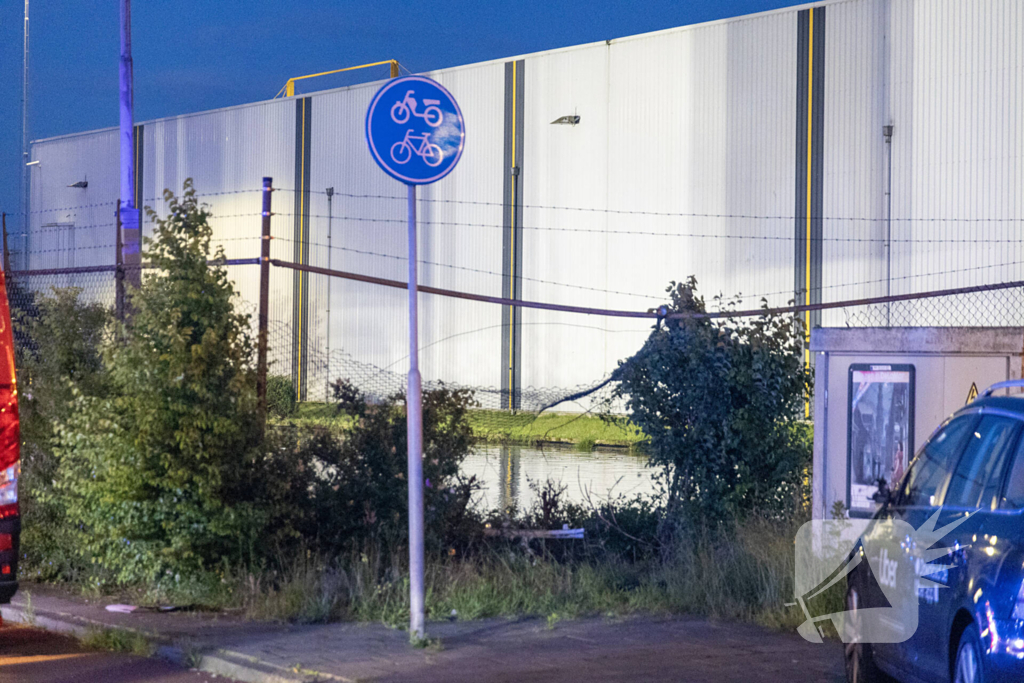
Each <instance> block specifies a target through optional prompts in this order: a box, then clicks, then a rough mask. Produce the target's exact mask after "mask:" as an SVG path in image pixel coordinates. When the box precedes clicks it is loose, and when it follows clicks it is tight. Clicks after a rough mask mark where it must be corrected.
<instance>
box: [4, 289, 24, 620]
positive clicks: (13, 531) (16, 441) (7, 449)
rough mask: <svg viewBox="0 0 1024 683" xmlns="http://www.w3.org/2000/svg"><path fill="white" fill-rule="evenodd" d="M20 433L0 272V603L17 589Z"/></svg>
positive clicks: (8, 314)
mask: <svg viewBox="0 0 1024 683" xmlns="http://www.w3.org/2000/svg"><path fill="white" fill-rule="evenodd" d="M20 473H21V435H20V432H19V428H18V380H17V377H16V376H15V373H14V335H13V333H12V330H11V308H10V305H9V303H8V301H7V277H6V273H4V272H2V271H0V604H6V603H8V602H10V601H11V598H12V597H13V596H14V594H15V592H17V590H18V581H17V578H18V545H19V544H18V541H19V536H20V535H21V515H20V513H19V509H18V475H19V474H20Z"/></svg>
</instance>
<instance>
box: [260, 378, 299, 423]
mask: <svg viewBox="0 0 1024 683" xmlns="http://www.w3.org/2000/svg"><path fill="white" fill-rule="evenodd" d="M267 410H268V411H269V412H270V414H271V415H276V416H277V417H287V416H289V415H291V414H292V413H294V412H295V385H294V384H293V383H292V379H291V377H285V376H282V375H272V376H270V377H267Z"/></svg>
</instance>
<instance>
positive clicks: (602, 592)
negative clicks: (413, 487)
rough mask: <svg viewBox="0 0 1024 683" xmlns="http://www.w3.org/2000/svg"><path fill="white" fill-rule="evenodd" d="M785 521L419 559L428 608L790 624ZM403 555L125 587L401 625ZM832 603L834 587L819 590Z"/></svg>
mask: <svg viewBox="0 0 1024 683" xmlns="http://www.w3.org/2000/svg"><path fill="white" fill-rule="evenodd" d="M797 528H798V525H797V524H796V523H792V522H771V521H765V520H753V521H748V522H746V523H743V524H741V525H738V526H736V527H735V528H734V529H733V530H732V531H731V532H730V533H729V534H728V535H727V536H719V537H718V538H713V537H712V536H710V535H708V534H696V535H694V536H693V537H692V538H691V539H690V540H689V541H688V542H687V544H686V545H687V547H686V548H685V549H683V551H681V552H677V553H676V554H675V555H676V557H675V558H674V559H672V560H668V561H666V560H661V559H656V558H655V559H648V560H645V561H641V562H628V561H625V560H622V559H620V558H618V557H615V556H610V555H608V554H595V555H593V556H590V557H587V555H588V554H587V553H584V556H583V558H582V559H575V560H569V561H567V560H565V559H564V558H562V559H561V560H560V561H559V560H556V559H554V557H552V556H551V555H548V554H545V553H544V550H543V548H538V547H536V546H535V547H534V549H533V551H531V552H524V551H523V548H522V547H521V546H519V545H518V544H510V545H504V544H498V545H494V546H492V547H490V548H488V549H485V550H484V551H482V552H480V553H478V554H476V555H475V556H473V557H469V558H459V557H454V558H446V559H444V560H441V559H437V558H435V559H434V560H433V561H430V562H428V568H427V613H428V617H429V618H430V619H434V620H443V619H448V618H453V617H454V618H457V619H480V618H487V617H513V616H534V617H540V618H544V619H546V620H547V621H548V624H549V625H553V624H555V623H557V622H558V621H559V620H562V619H574V618H579V617H584V616H605V617H616V616H628V615H651V614H655V615H669V614H691V615H701V616H707V617H712V618H717V619H725V620H741V621H749V622H754V623H758V624H761V625H764V626H768V627H771V628H780V629H792V628H795V626H796V625H798V624H799V623H800V622H802V621H803V618H804V617H803V614H802V613H801V612H800V610H799V609H798V608H795V607H786V606H785V604H784V603H785V602H787V601H792V599H793V597H792V596H793V571H794V570H793V563H794V558H793V538H794V535H795V533H796V529H797ZM404 576H405V568H404V557H403V555H402V554H398V555H395V556H393V557H387V558H384V557H374V556H367V555H365V554H364V555H359V556H352V557H347V558H336V559H335V560H333V561H324V560H323V559H321V558H316V557H308V556H307V557H304V558H300V559H298V560H296V561H294V562H293V563H291V564H290V565H288V568H287V569H286V570H285V571H283V572H275V573H266V574H245V575H237V576H230V575H223V574H220V575H210V576H208V577H206V578H205V579H204V580H200V581H194V582H183V583H178V584H175V585H173V586H165V587H163V588H161V589H153V588H147V589H145V590H143V589H139V590H138V591H130V592H129V594H128V595H124V596H123V597H124V599H131V600H134V601H136V603H137V604H139V603H141V604H147V603H156V602H161V603H166V602H168V601H169V602H171V603H173V604H199V605H204V606H206V607H207V608H210V609H233V610H239V611H241V612H242V613H243V614H244V615H245V616H247V617H249V618H252V619H261V620H263V619H270V620H284V621H296V622H302V623H319V622H328V621H338V620H353V621H373V622H382V623H385V624H389V625H391V626H394V627H397V628H404V626H405V624H406V623H407V620H408V584H407V582H406V580H405V578H404ZM829 600H830V602H834V603H835V605H834V606H833V607H834V608H835V610H840V609H842V607H841V604H842V602H841V601H842V596H841V594H840V593H837V594H836V595H834V596H831V597H830V598H829Z"/></svg>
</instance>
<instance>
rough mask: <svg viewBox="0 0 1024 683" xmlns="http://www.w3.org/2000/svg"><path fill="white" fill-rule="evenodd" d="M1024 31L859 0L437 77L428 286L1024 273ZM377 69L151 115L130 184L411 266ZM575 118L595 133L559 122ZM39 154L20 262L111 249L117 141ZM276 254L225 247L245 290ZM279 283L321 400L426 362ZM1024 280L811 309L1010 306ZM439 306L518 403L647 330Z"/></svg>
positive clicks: (367, 299) (1008, 0)
mask: <svg viewBox="0 0 1024 683" xmlns="http://www.w3.org/2000/svg"><path fill="white" fill-rule="evenodd" d="M1022 40H1024V9H1022V8H1021V7H1020V6H1019V3H1017V2H1014V1H1013V0H1001V1H999V0H984V1H983V0H955V1H954V0H949V1H946V0H891V1H890V0H847V1H845V2H833V3H824V4H821V5H814V6H806V7H803V8H796V9H791V10H784V11H777V12H771V13H766V14H762V15H754V16H750V17H741V18H737V19H733V20H728V21H722V22H714V23H710V24H703V25H698V26H692V27H683V28H680V29H672V30H668V31H662V32H658V33H654V34H648V35H643V36H636V37H630V38H623V39H617V40H612V41H609V42H607V43H599V44H594V45H585V46H581V47H575V48H568V49H563V50H556V51H552V52H547V53H540V54H536V55H527V56H525V57H517V58H510V59H508V60H498V61H495V62H488V63H484V64H477V65H470V66H465V67H459V68H454V69H446V70H441V71H437V72H432V73H429V74H427V75H429V76H431V77H433V78H436V79H437V80H438V81H440V82H441V83H442V84H444V85H445V86H446V87H447V88H448V89H449V90H451V92H452V93H453V94H454V95H455V97H456V98H457V99H458V100H459V103H460V105H461V107H462V109H463V113H464V115H465V119H466V128H467V143H466V148H465V154H464V156H463V158H462V161H461V162H460V165H459V168H458V169H457V170H456V171H455V172H454V173H453V174H452V175H450V176H449V177H447V178H446V179H444V180H442V181H441V182H439V183H437V184H435V185H432V186H429V187H425V188H421V190H420V195H419V198H420V201H419V204H418V210H419V216H420V250H421V259H422V263H421V264H420V273H421V275H420V280H421V282H422V283H423V284H429V285H434V286H440V287H447V288H451V289H457V290H464V291H469V292H475V293H481V294H489V295H497V296H507V297H512V298H522V299H527V300H539V301H546V302H552V303H562V304H573V305H584V306H592V307H601V308H613V309H632V310H646V309H648V308H651V307H654V306H656V305H658V304H659V303H661V302H662V301H663V298H664V289H665V286H666V285H667V284H668V282H669V281H670V280H677V281H678V280H682V279H684V278H686V277H687V276H688V275H691V274H693V275H696V276H697V278H698V280H699V282H700V287H701V290H702V291H703V292H704V293H705V294H706V295H708V296H709V298H710V296H712V295H714V294H718V293H723V294H725V295H727V296H731V295H735V294H742V296H743V304H744V305H745V306H748V307H749V306H756V305H757V304H758V303H759V301H760V299H761V298H762V297H764V298H765V299H766V300H767V301H768V302H769V303H770V304H772V305H784V304H786V303H787V302H788V301H790V300H796V301H797V302H798V303H814V302H821V301H835V300H841V299H850V298H860V297H866V296H878V295H883V294H886V293H890V292H891V293H893V294H898V293H906V292H916V291H922V290H926V289H935V288H943V287H955V286H962V285H969V284H983V283H992V282H1000V281H1006V280H1015V279H1024V272H1022V270H1021V265H1022V263H1024V258H1022V255H1021V242H1020V227H1021V226H1020V219H1021V215H1020V208H1019V207H1018V206H1017V202H1018V201H1019V200H1018V199H1017V198H1018V197H1019V196H1020V195H1021V192H1022V190H1024V168H1022V166H1024V149H1022V147H1024V142H1022V139H1021V133H1020V131H1021V130H1024V120H1022V117H1024V114H1022V113H1021V106H1020V103H1021V98H1022V97H1024V51H1022V50H1021V49H1019V48H1018V47H1017V45H1019V44H1021V42H1022ZM378 87H379V83H371V84H366V85H361V86H355V87H351V88H344V89H339V90H333V91H327V92H322V93H313V94H310V95H304V96H299V97H295V98H288V99H283V100H274V101H270V102H261V103H257V104H252V105H245V106H241V107H234V108H229V109H224V110H219V111H213V112H205V113H200V114H194V115H188V116H181V117H175V118H170V119H163V120H159V121H155V122H147V123H144V124H141V125H140V126H139V127H138V134H137V142H136V148H137V149H136V157H137V159H138V160H139V168H140V169H141V173H140V174H139V178H138V182H137V185H138V188H137V191H136V198H137V199H138V200H140V201H142V202H143V203H144V204H146V205H149V206H152V207H153V208H154V209H155V210H156V211H157V212H158V213H162V212H163V210H164V206H163V203H162V200H160V199H159V195H160V193H161V192H162V190H163V189H164V188H172V189H176V190H178V189H180V187H181V183H182V181H183V180H184V179H185V178H187V177H191V178H193V179H194V180H195V183H196V187H197V189H198V191H199V192H200V193H201V194H202V195H203V200H204V201H206V202H207V203H208V204H209V206H210V210H211V211H212V213H213V215H214V226H215V233H216V237H217V241H218V243H219V244H221V245H222V246H223V247H224V248H225V251H226V255H227V256H228V257H229V258H251V257H253V256H256V255H258V250H259V238H258V235H259V229H260V222H259V221H260V219H259V215H258V214H259V202H260V196H259V192H258V188H259V185H260V179H261V178H262V177H263V176H271V177H273V178H274V185H275V187H276V188H279V191H277V192H276V193H275V195H274V214H275V215H274V218H273V223H272V225H273V236H274V242H273V245H272V252H273V255H274V257H275V258H280V259H284V260H290V261H299V262H302V263H309V264H312V265H317V266H329V267H331V268H335V269H339V270H348V271H354V272H359V273H365V274H370V275H375V276H380V277H386V278H392V279H396V280H404V279H405V274H406V263H405V258H404V255H405V253H406V244H405V211H406V199H405V188H404V187H402V186H400V185H398V184H396V183H395V182H394V181H393V180H391V179H389V178H388V177H387V176H385V175H384V173H383V172H381V171H380V170H379V169H378V168H377V167H376V166H375V164H374V163H373V161H372V160H371V158H370V156H369V153H368V152H367V150H366V144H365V140H364V137H363V121H364V115H365V111H366V107H367V105H368V103H369V101H370V98H371V97H372V95H373V94H374V93H375V92H376V90H377V88H378ZM566 115H578V116H579V117H580V123H579V124H578V125H575V126H574V125H553V124H552V123H551V122H552V121H554V120H555V119H558V118H559V117H562V116H566ZM890 125H891V126H892V135H891V138H889V139H888V141H887V138H886V137H884V136H883V127H884V126H890ZM32 150H33V152H32V153H33V159H38V160H40V162H41V163H40V164H39V165H38V166H35V167H33V169H32V171H31V173H32V214H31V222H30V226H29V230H28V233H29V234H28V235H27V236H26V235H16V236H14V237H15V239H13V240H12V247H13V249H14V250H15V252H16V254H15V263H16V267H18V268H21V269H43V268H60V267H69V265H78V266H80V265H87V264H100V263H112V262H113V259H114V224H113V211H114V206H115V201H116V199H117V197H116V192H117V182H118V181H117V178H118V175H117V174H118V170H117V162H118V157H117V153H118V150H117V136H116V131H98V132H94V133H86V134H81V135H74V136H66V137H62V138H54V139H51V140H45V141H40V142H36V143H34V145H33V148H32ZM86 178H87V179H88V183H89V185H88V188H86V189H79V188H69V187H67V186H68V185H70V184H72V183H74V182H77V181H80V180H84V179H86ZM327 188H333V189H334V195H333V198H332V199H331V200H329V199H328V196H327V192H326V190H327ZM328 215H330V216H332V218H328ZM19 240H20V241H19ZM328 244H330V247H331V248H328ZM256 271H257V269H256V268H253V267H246V266H232V274H233V277H235V279H236V281H237V282H238V285H239V288H240V291H241V294H242V296H243V297H244V298H245V299H247V300H248V301H249V302H250V303H251V304H254V302H255V300H256V293H257V287H258V282H257V279H256V278H257V272H256ZM75 277H78V276H67V277H66V278H65V279H67V280H68V283H70V284H74V278H75ZM271 287H272V306H271V316H272V324H273V325H276V327H277V329H278V330H279V331H280V334H279V335H278V336H277V337H276V339H278V342H277V348H276V350H275V354H276V355H275V359H276V362H275V366H274V368H273V369H272V372H274V373H276V374H287V375H290V376H292V377H293V378H294V379H295V382H296V385H297V388H299V390H300V393H302V394H303V395H304V396H306V397H307V398H318V397H321V396H323V394H324V392H325V391H326V382H327V381H328V380H329V379H331V378H332V377H333V376H334V375H335V374H337V373H336V372H335V370H334V369H333V366H327V365H326V364H327V359H328V358H331V359H334V358H336V357H338V356H339V354H342V355H344V356H345V357H346V358H349V359H353V360H355V361H358V362H361V363H366V364H369V365H372V366H374V367H377V368H384V369H389V370H391V371H395V372H399V373H401V372H404V371H405V369H406V354H407V338H406V306H405V295H404V293H403V292H401V291H399V290H390V289H384V288H380V287H377V286H374V285H369V284H363V283H357V282H352V281H343V280H334V281H330V282H329V281H328V279H327V278H325V277H322V276H310V275H301V276H300V275H295V274H293V273H292V272H288V271H283V270H280V269H275V270H274V271H273V272H272V279H271ZM1019 299H1020V296H1019V292H1017V293H1014V294H1012V295H1011V294H1004V295H1002V298H1000V299H998V301H997V300H996V299H994V298H993V297H992V296H991V295H990V293H986V294H979V295H971V296H966V297H960V298H958V299H956V300H955V301H954V300H952V299H950V300H948V301H945V302H940V303H935V302H932V303H929V304H927V305H925V304H921V305H917V304H915V305H901V306H896V305H894V306H892V307H888V308H886V307H851V308H848V309H841V310H835V311H826V312H824V313H820V314H809V315H808V316H807V319H808V322H809V323H810V324H812V325H819V324H823V325H847V324H849V325H855V326H857V325H886V324H892V325H933V326H935V325H937V326H942V325H965V324H966V325H1016V324H1019V318H1020V314H1021V313H1022V312H1024V302H1021V301H1020V300H1019ZM421 301H422V309H421V317H420V324H421V332H420V344H421V348H422V360H421V364H422V369H423V372H424V376H425V378H426V379H428V380H437V379H440V380H445V381H451V382H457V383H460V384H464V385H468V386H478V387H495V388H496V389H499V390H502V391H503V392H504V393H502V394H501V395H502V396H503V399H502V400H503V401H505V403H504V404H503V407H517V401H518V398H517V397H518V396H519V394H520V392H521V391H522V390H524V389H526V388H528V387H572V386H576V385H588V384H592V383H594V382H595V381H597V380H599V379H601V378H602V377H604V376H606V375H607V374H608V373H609V372H610V371H611V370H612V369H613V368H614V367H615V365H616V363H617V361H618V360H619V359H622V358H625V357H627V356H629V355H630V354H631V353H633V352H634V351H635V350H636V348H637V347H638V346H639V345H640V344H641V343H642V341H643V339H644V337H645V335H646V333H647V331H648V329H649V326H650V323H649V322H644V321H637V320H628V319H620V318H596V317H582V316H578V315H571V314H563V313H553V312H546V311H536V310H521V309H516V308H509V307H500V306H492V305H488V304H482V303H474V302H465V301H461V300H454V299H444V298H440V297H434V296H427V295H424V296H422V297H421ZM328 349H329V351H330V353H328ZM330 362H331V363H334V362H335V361H334V360H331V361H330Z"/></svg>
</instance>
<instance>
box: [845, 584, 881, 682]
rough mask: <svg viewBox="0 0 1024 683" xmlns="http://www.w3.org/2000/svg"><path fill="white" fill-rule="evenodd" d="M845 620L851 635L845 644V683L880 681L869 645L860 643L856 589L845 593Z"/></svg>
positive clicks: (858, 598)
mask: <svg viewBox="0 0 1024 683" xmlns="http://www.w3.org/2000/svg"><path fill="white" fill-rule="evenodd" d="M846 620H847V625H848V630H849V633H850V634H852V635H853V638H852V640H851V641H850V642H848V643H846V681H847V683H871V682H872V681H878V680H880V676H879V673H878V667H876V666H875V658H874V653H873V652H872V651H871V644H870V643H862V642H861V641H860V631H861V613H860V596H859V595H858V594H857V589H856V588H850V589H849V590H847V591H846Z"/></svg>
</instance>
